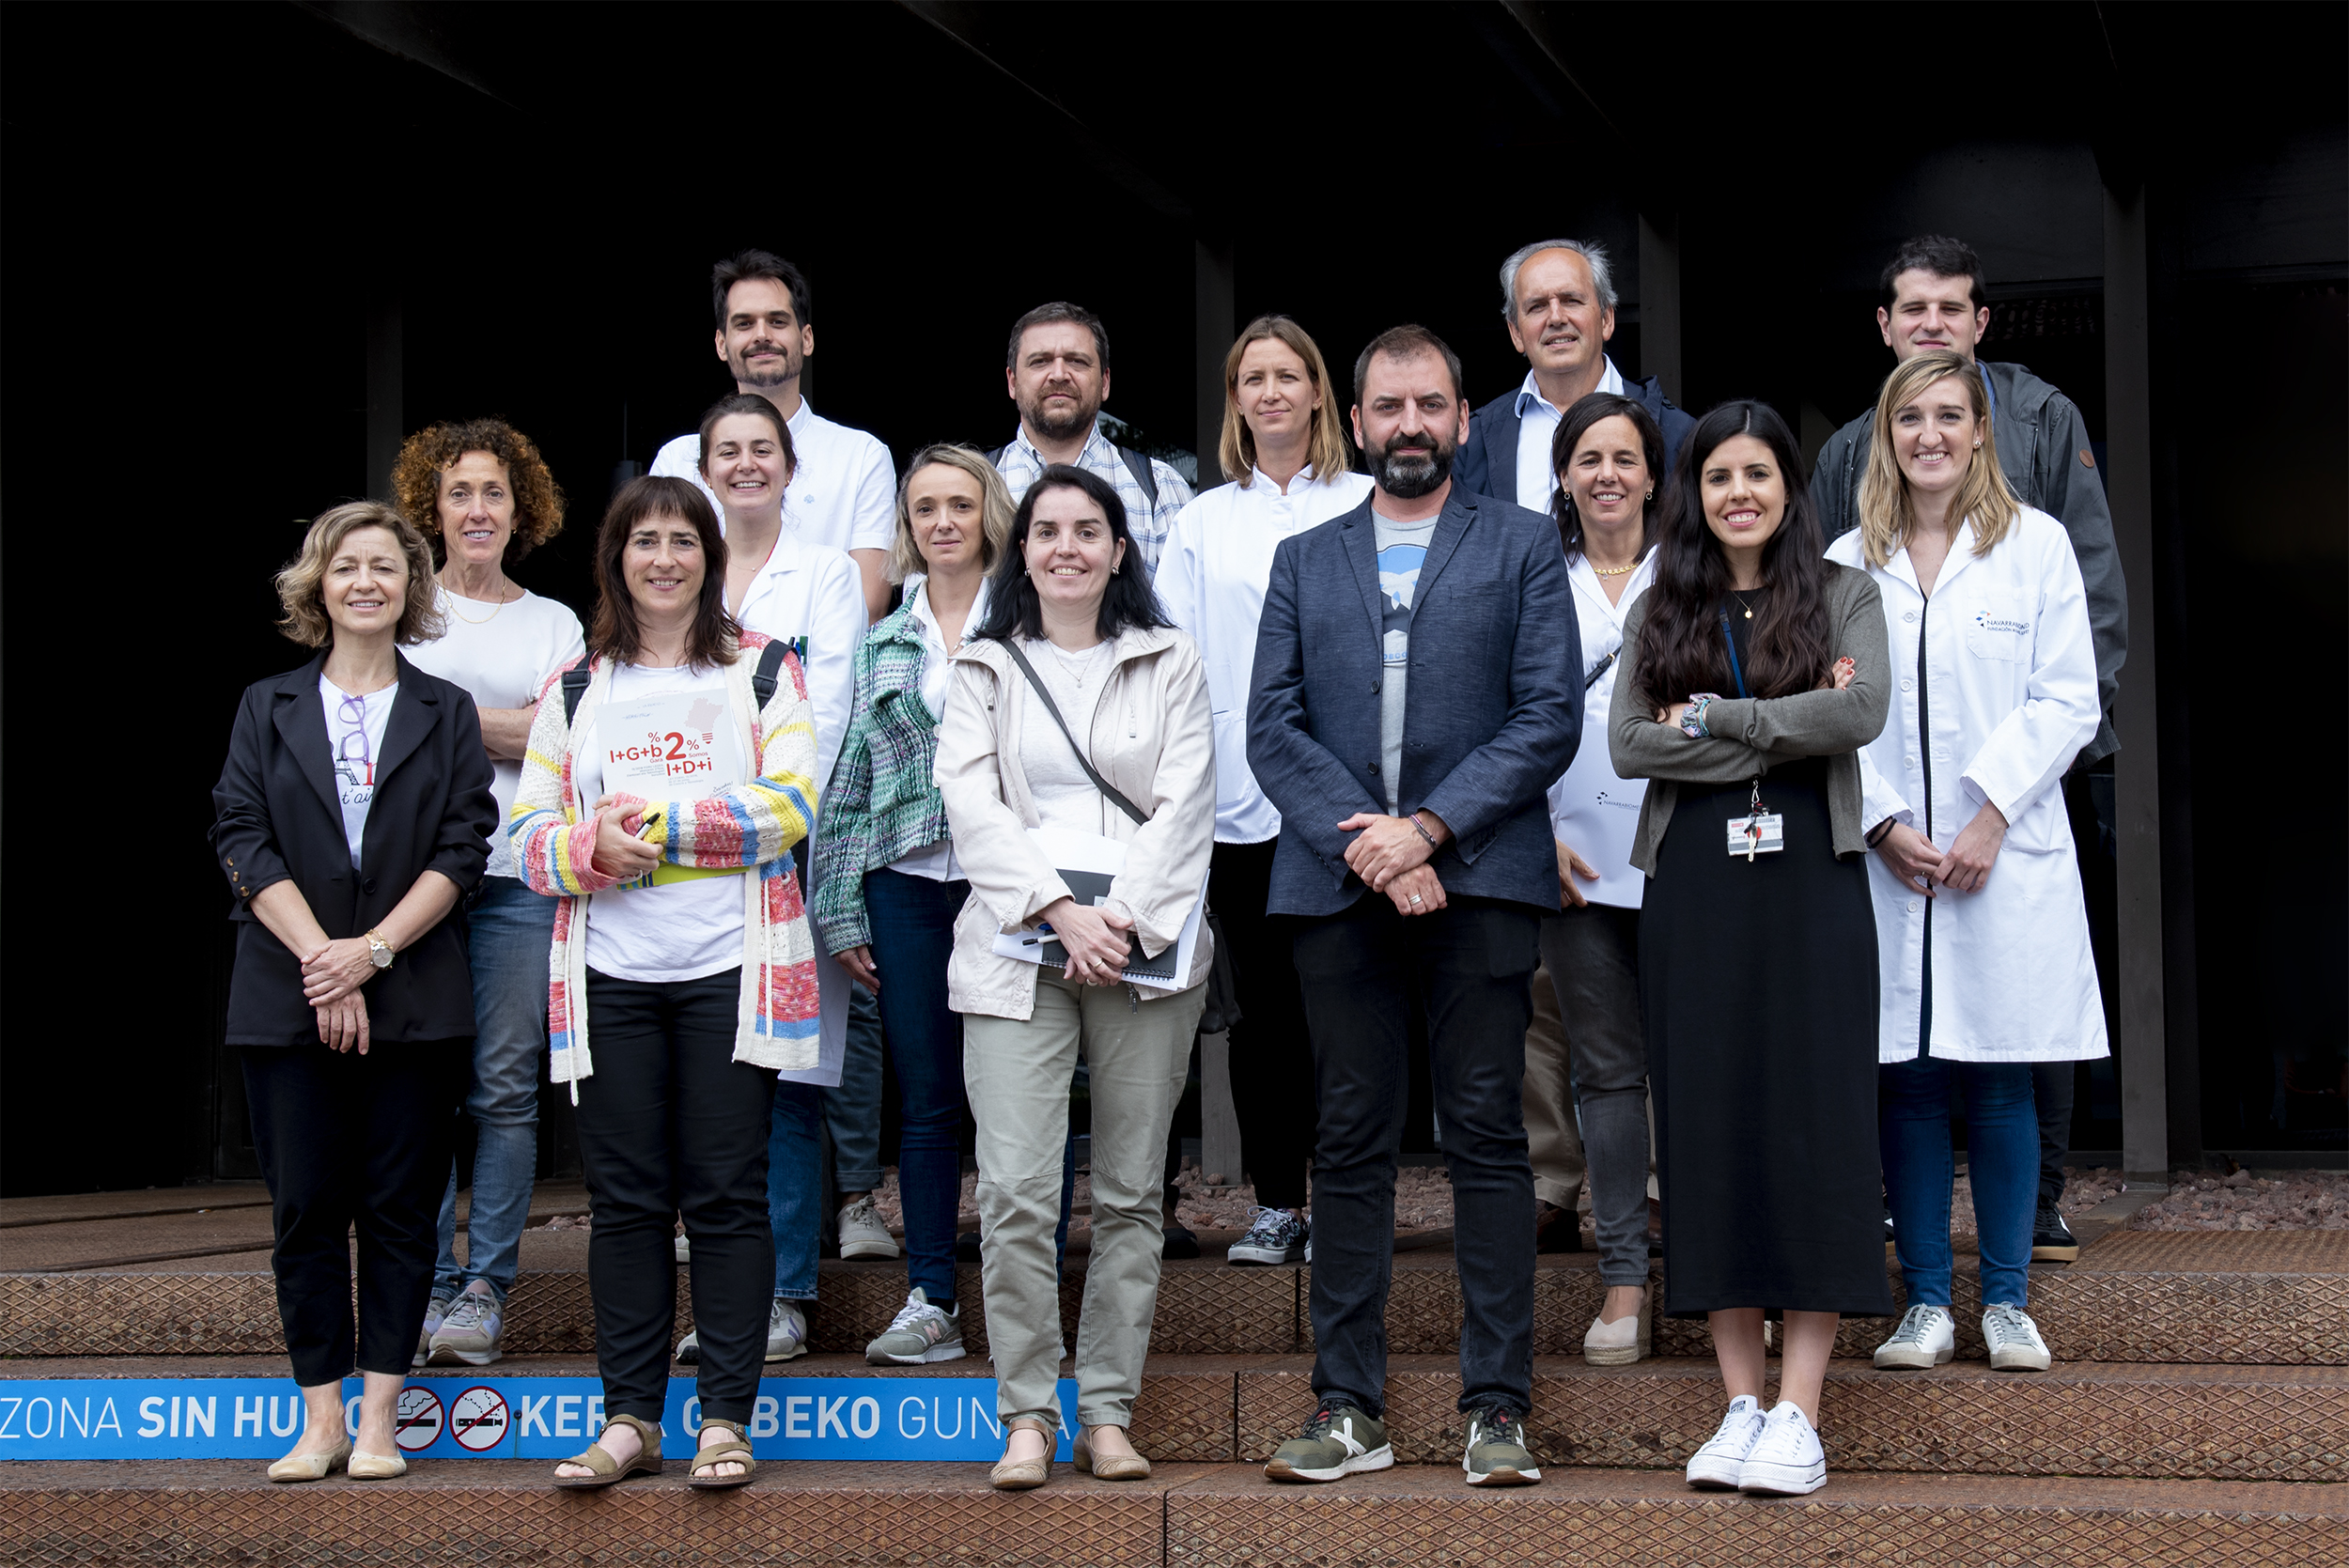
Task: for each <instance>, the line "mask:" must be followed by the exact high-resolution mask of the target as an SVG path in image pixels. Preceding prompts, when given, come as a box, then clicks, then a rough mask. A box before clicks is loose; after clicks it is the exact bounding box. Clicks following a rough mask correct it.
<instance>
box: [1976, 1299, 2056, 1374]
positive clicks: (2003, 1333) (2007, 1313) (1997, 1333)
mask: <svg viewBox="0 0 2349 1568" xmlns="http://www.w3.org/2000/svg"><path fill="white" fill-rule="evenodd" d="M1982 1337H1983V1343H1985V1344H1987V1345H1989V1347H1990V1370H1991V1371H1993V1372H2045V1371H2046V1370H2047V1365H2048V1363H2049V1362H2050V1361H2053V1360H2054V1359H2055V1358H2054V1357H2052V1356H2050V1355H2048V1354H2047V1342H2046V1340H2043V1339H2041V1338H2040V1337H2039V1325H2037V1324H2036V1323H2033V1322H2032V1321H2031V1320H2030V1313H2029V1312H2024V1311H2023V1309H2022V1308H2020V1307H2011V1306H2009V1305H2007V1304H2006V1303H2005V1302H2003V1301H2001V1302H1999V1304H1998V1305H1997V1306H1995V1307H1990V1308H1986V1309H1984V1311H1983V1314H1982Z"/></svg>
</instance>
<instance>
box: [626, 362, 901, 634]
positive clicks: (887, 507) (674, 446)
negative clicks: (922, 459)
mask: <svg viewBox="0 0 2349 1568" xmlns="http://www.w3.org/2000/svg"><path fill="white" fill-rule="evenodd" d="M784 424H785V425H786V426H788V427H790V430H791V454H792V456H793V457H794V458H797V459H798V461H797V462H796V464H795V465H794V466H793V468H792V470H791V483H790V484H789V485H787V486H786V487H785V489H784V492H783V520H784V521H785V522H786V523H788V524H790V526H791V527H792V528H793V529H795V530H796V531H797V532H798V534H799V536H800V537H801V538H802V539H804V540H806V541H807V542H808V543H809V544H812V545H821V546H823V547H824V548H825V549H827V550H883V551H885V550H887V549H889V548H890V546H891V545H892V544H893V543H894V541H895V537H896V531H897V470H896V466H895V465H894V463H892V462H891V461H890V459H889V448H888V447H886V446H883V445H882V444H881V443H880V442H879V440H878V439H877V438H875V437H873V436H870V435H867V434H866V433H865V432H864V431H863V430H852V429H850V428H849V427H848V426H846V425H835V424H833V423H832V421H831V420H829V419H825V418H823V417H821V416H820V415H818V414H817V412H816V411H815V410H814V409H812V408H810V407H808V403H807V399H806V398H804V397H802V398H801V399H800V411H799V412H797V413H795V414H793V415H792V416H791V417H790V418H788V419H786V420H785V421H784ZM701 460H702V438H701V434H700V432H699V431H695V432H694V433H692V434H691V435H683V436H679V437H677V440H675V441H673V442H669V444H668V445H666V446H663V447H662V448H661V452H660V455H659V456H657V457H655V458H653V460H652V472H653V473H655V474H661V475H662V476H663V477H666V478H674V479H691V480H692V482H693V483H694V484H695V485H698V486H699V487H700V488H701V492H702V493H703V494H704V495H706V496H708V497H709V504H710V505H712V506H714V507H716V508H717V512H718V526H719V527H720V528H721V529H723V528H724V527H725V522H726V509H725V507H723V505H719V502H718V492H717V491H715V490H713V489H710V488H709V485H708V481H707V480H705V479H703V478H702V473H701ZM860 592H861V590H860ZM859 602H862V599H861V598H860V600H859Z"/></svg>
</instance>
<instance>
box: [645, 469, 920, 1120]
mask: <svg viewBox="0 0 2349 1568" xmlns="http://www.w3.org/2000/svg"><path fill="white" fill-rule="evenodd" d="M866 439H868V440H869V439H870V438H869V437H868V438H866ZM673 444H674V443H673ZM890 506H891V514H890V515H891V518H892V520H893V526H894V518H895V515H896V514H895V506H896V503H895V501H894V499H893V500H892V501H891V503H890ZM784 515H785V517H786V519H788V518H789V516H790V512H789V508H788V507H786V509H785V514H784ZM734 618H735V619H736V620H739V621H740V622H741V623H742V624H743V625H744V626H745V627H748V628H749V629H751V630H753V631H762V632H765V633H766V634H767V635H768V636H770V637H779V638H781V639H783V640H784V641H786V642H793V641H796V640H798V639H799V638H801V637H804V638H806V639H807V656H806V657H805V658H804V659H803V660H801V664H802V665H803V666H804V667H805V669H806V671H807V700H808V706H810V707H811V708H812V709H814V712H813V715H812V717H813V718H814V720H815V723H816V783H817V797H818V800H819V801H820V800H821V797H822V793H823V792H824V791H827V790H829V789H831V788H832V766H833V764H835V763H836V762H838V761H839V760H840V743H841V742H842V741H843V740H845V739H847V738H848V715H849V711H850V709H851V708H853V707H854V706H855V703H856V647H857V644H859V643H861V642H863V640H864V585H863V579H862V578H860V577H859V576H858V575H857V569H856V563H855V562H854V561H851V560H849V559H848V556H847V555H845V554H843V553H842V552H841V551H837V550H832V549H830V548H828V547H826V546H822V545H817V544H813V543H810V542H809V541H807V540H805V539H803V538H801V536H799V535H798V534H797V533H796V532H794V531H793V530H792V529H790V528H787V527H786V529H784V530H783V532H782V533H780V534H778V535H776V536H775V548H774V550H773V551H772V552H770V554H769V555H768V557H767V564H766V566H765V567H762V568H760V570H759V574H758V576H757V577H756V578H754V579H753V580H752V582H751V585H750V589H749V591H748V592H746V593H744V594H743V596H742V607H741V608H740V609H739V610H737V611H736V612H735V613H734ZM815 863H816V861H815V857H814V856H813V855H812V854H811V855H810V856H809V857H808V866H809V876H810V878H811V880H810V884H809V887H808V890H807V891H808V893H809V894H810V895H811V896H813V895H814V893H815V892H816V889H815V886H814V882H813V877H814V875H815ZM738 903H739V894H738ZM737 934H738V936H739V931H738V933H737ZM821 945H822V944H821V943H817V946H821ZM848 984H849V982H848V975H847V973H846V972H845V971H843V970H842V969H841V968H840V964H839V961H838V960H836V959H835V958H833V957H832V955H830V954H828V953H818V954H817V955H816V986H817V994H818V996H819V997H820V998H821V1000H822V1004H823V1032H822V1035H821V1037H820V1040H819V1042H818V1046H817V1059H816V1065H815V1066H813V1067H810V1068H808V1069H806V1070H804V1071H801V1072H786V1073H784V1074H783V1075H782V1076H783V1077H784V1078H786V1079H790V1080H792V1081H793V1082H795V1083H815V1084H820V1085H822V1086H824V1087H826V1088H833V1087H837V1086H838V1084H839V1082H840V1064H841V1063H842V1062H843V1060H845V1059H846V1057H847V1055H848Z"/></svg>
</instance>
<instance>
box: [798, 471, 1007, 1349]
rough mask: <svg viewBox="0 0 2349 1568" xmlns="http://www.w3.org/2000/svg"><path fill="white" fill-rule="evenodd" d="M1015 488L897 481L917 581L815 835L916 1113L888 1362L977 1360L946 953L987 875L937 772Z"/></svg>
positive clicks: (821, 868)
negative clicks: (959, 839) (966, 1284)
mask: <svg viewBox="0 0 2349 1568" xmlns="http://www.w3.org/2000/svg"><path fill="white" fill-rule="evenodd" d="M1011 517H1012V503H1011V492H1010V491H1009V490H1007V489H1004V488H1003V478H1002V476H1001V475H999V474H997V473H996V472H995V468H994V465H992V464H991V463H989V462H988V460H987V458H985V457H983V456H982V455H981V454H979V453H978V452H976V451H974V450H972V448H970V447H968V446H931V447H926V448H925V449H923V450H922V451H920V452H918V453H916V454H914V458H913V461H912V462H911V463H910V465H908V467H907V469H906V476H905V480H904V482H903V483H902V484H900V485H899V486H898V487H897V538H896V545H895V548H894V551H892V554H891V562H890V568H891V574H892V575H893V576H894V577H896V578H898V579H899V580H900V581H907V580H910V583H909V586H908V588H907V590H906V601H905V604H904V606H903V608H901V609H899V610H898V611H897V612H896V613H894V614H892V615H890V616H888V617H887V618H886V619H884V620H882V621H880V622H879V624H877V625H876V626H875V627H874V628H873V629H872V630H870V631H868V632H866V633H865V634H864V641H863V643H862V644H859V645H858V647H857V652H856V701H855V705H854V706H853V708H852V709H851V712H850V717H849V720H848V738H847V739H846V740H845V741H843V742H842V744H841V748H840V762H839V764H838V766H837V767H836V768H834V769H833V770H832V787H831V788H829V789H828V790H826V791H825V792H824V815H823V823H822V828H821V831H819V832H817V835H816V863H817V870H818V873H819V875H818V876H817V878H816V902H815V908H814V909H813V911H812V913H813V915H814V917H815V920H816V925H817V931H818V932H819V933H820V935H821V936H822V938H823V941H824V949H825V951H826V952H828V953H835V954H837V955H839V957H840V964H841V967H842V968H843V969H845V970H848V974H849V976H850V977H851V978H853V979H854V980H855V981H856V982H857V984H859V985H861V986H863V987H864V988H865V989H866V990H869V991H871V992H872V993H873V994H874V996H875V998H876V999H877V1000H878V1001H879V1003H880V1013H881V1026H882V1028H883V1029H885V1030H886V1031H887V1032H888V1035H889V1053H890V1058H891V1060H892V1061H894V1063H896V1067H897V1087H898V1093H899V1095H900V1099H901V1102H902V1105H903V1108H904V1111H903V1120H902V1123H901V1126H902V1129H903V1131H902V1135H901V1137H900V1140H899V1143H898V1155H897V1185H898V1191H899V1192H900V1193H901V1194H903V1197H904V1201H905V1220H906V1272H907V1274H908V1276H909V1279H908V1283H909V1284H910V1287H911V1289H910V1292H909V1294H908V1295H907V1296H906V1304H905V1305H904V1306H903V1307H902V1308H900V1309H899V1310H898V1312H897V1314H896V1316H895V1318H894V1319H893V1320H892V1322H891V1323H890V1325H889V1327H888V1328H887V1329H886V1330H885V1331H883V1332H882V1333H881V1334H880V1335H879V1337H878V1338H876V1339H875V1340H874V1341H873V1342H872V1343H870V1344H868V1345H867V1346H865V1351H864V1358H865V1359H866V1360H867V1361H870V1362H871V1363H873V1364H874V1365H875V1366H890V1365H893V1364H901V1365H919V1364H921V1363H923V1362H927V1361H952V1360H957V1359H959V1358H961V1357H962V1355H963V1343H962V1318H961V1314H960V1312H959V1309H958V1308H957V1303H956V1301H955V1217H956V1214H957V1210H958V1209H959V1207H960V1200H961V1193H962V1173H961V1172H962V1161H961V1155H960V1148H959V1143H958V1137H959V1134H960V1131H961V1125H962V1111H963V1088H962V1019H961V1017H960V1016H958V1015H957V1013H956V1012H955V1011H954V1009H953V1008H951V1007H949V1006H948V1005H947V1001H946V959H947V957H948V955H951V954H952V953H953V951H954V944H955V930H954V927H955V916H956V915H957V913H958V912H959V911H960V910H961V908H962V906H963V905H964V903H965V902H966V901H968V900H969V898H970V896H971V884H970V882H969V881H967V880H966V879H965V878H964V877H963V874H962V868H961V866H960V865H959V864H958V863H957V862H956V860H955V850H954V846H953V844H952V843H951V842H949V835H948V833H947V831H946V807H945V804H944V802H943V801H941V800H940V798H939V794H938V786H937V785H936V784H934V783H933V782H932V781H931V777H930V774H931V768H932V765H933V764H934V763H935V762H936V760H937V756H938V723H939V720H940V719H941V717H943V715H944V713H945V705H946V689H947V681H946V670H947V663H948V660H950V659H951V658H952V657H953V654H954V651H955V649H956V648H957V646H959V645H960V644H961V642H962V638H963V633H964V630H965V629H967V628H970V627H974V626H976V625H977V624H978V622H979V618H980V616H981V615H982V614H983V613H985V604H986V597H987V573H988V571H989V570H990V569H992V568H993V567H994V565H995V560H996V557H997V556H998V555H1000V554H1002V553H1003V542H1004V541H1005V540H1006V539H1007V538H1009V537H1010V536H1011ZM884 976H886V977H887V979H888V982H889V984H888V985H887V986H883V985H882V984H881V981H882V978H883V977H884Z"/></svg>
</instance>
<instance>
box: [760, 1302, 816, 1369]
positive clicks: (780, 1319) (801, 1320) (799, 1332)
mask: <svg viewBox="0 0 2349 1568" xmlns="http://www.w3.org/2000/svg"><path fill="white" fill-rule="evenodd" d="M806 1354H807V1314H806V1313H804V1312H801V1310H800V1304H799V1303H798V1302H797V1301H786V1300H785V1299H784V1298H783V1297H782V1296H776V1297H775V1304H774V1305H773V1306H772V1307H770V1308H769V1309H768V1311H767V1359H769V1360H770V1361H788V1360H790V1359H791V1358H793V1357H795V1356H804V1355H806Z"/></svg>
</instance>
